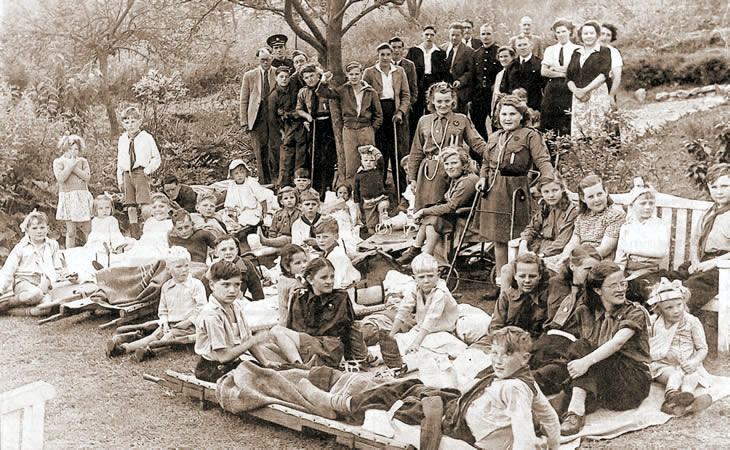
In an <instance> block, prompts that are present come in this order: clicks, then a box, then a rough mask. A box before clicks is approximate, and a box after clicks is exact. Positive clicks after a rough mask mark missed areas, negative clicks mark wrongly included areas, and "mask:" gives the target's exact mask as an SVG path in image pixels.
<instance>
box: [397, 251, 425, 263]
mask: <svg viewBox="0 0 730 450" xmlns="http://www.w3.org/2000/svg"><path fill="white" fill-rule="evenodd" d="M419 253H421V249H420V248H418V247H410V248H409V249H408V250H406V251H405V252H403V254H402V255H400V257H399V258H398V259H396V261H397V262H398V264H400V265H401V266H405V265H406V264H410V263H411V261H413V258H415V257H416V256H418V254H419Z"/></svg>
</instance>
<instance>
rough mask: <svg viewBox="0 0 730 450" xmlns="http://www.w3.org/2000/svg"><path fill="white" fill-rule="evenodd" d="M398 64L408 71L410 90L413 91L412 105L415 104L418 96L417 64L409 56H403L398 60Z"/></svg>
mask: <svg viewBox="0 0 730 450" xmlns="http://www.w3.org/2000/svg"><path fill="white" fill-rule="evenodd" d="M398 65H399V66H401V67H402V68H403V70H404V71H405V72H406V77H407V78H408V90H409V91H410V93H411V105H413V103H414V102H415V101H416V98H418V76H417V75H416V65H415V64H414V63H413V61H411V60H409V59H408V58H402V59H401V60H400V61H399V62H398Z"/></svg>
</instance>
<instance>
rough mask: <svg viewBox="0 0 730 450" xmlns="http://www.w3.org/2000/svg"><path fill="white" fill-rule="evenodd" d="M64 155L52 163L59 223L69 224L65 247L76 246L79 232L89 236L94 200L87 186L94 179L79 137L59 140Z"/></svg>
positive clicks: (67, 136) (84, 145) (82, 141)
mask: <svg viewBox="0 0 730 450" xmlns="http://www.w3.org/2000/svg"><path fill="white" fill-rule="evenodd" d="M58 148H59V149H60V150H61V151H62V152H63V154H62V155H61V157H59V158H56V159H55V160H54V161H53V174H54V175H55V176H56V180H57V181H58V208H57V209H56V220H60V221H63V222H65V223H66V248H73V247H75V246H76V234H77V230H82V232H84V233H87V232H88V231H87V230H88V225H89V220H91V209H92V207H93V202H94V198H93V197H92V196H91V193H90V192H89V187H88V186H87V184H86V183H88V182H89V178H91V172H90V169H89V162H88V161H87V160H86V158H83V157H81V156H80V153H81V152H83V151H84V149H85V148H86V144H84V140H83V139H82V138H81V137H79V136H76V135H70V136H69V135H68V134H67V135H65V136H63V137H61V139H60V140H59V141H58Z"/></svg>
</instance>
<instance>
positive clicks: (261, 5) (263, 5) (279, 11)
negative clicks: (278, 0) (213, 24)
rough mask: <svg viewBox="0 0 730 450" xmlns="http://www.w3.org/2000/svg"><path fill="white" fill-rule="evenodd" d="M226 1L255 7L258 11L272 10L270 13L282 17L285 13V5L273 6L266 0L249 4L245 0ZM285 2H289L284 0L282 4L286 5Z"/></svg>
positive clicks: (246, 6)
mask: <svg viewBox="0 0 730 450" xmlns="http://www.w3.org/2000/svg"><path fill="white" fill-rule="evenodd" d="M228 1H229V2H231V3H235V4H237V5H238V6H243V7H244V8H251V9H256V10H259V11H268V12H272V13H274V14H276V15H277V16H281V17H284V16H285V15H286V13H285V8H286V6H285V7H284V8H277V7H275V6H272V5H270V4H269V2H268V1H264V2H261V1H256V2H254V4H251V3H249V2H248V1H246V0H228ZM287 3H289V2H288V1H287V0H285V1H284V4H285V5H286V4H287Z"/></svg>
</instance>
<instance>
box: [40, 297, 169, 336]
mask: <svg viewBox="0 0 730 450" xmlns="http://www.w3.org/2000/svg"><path fill="white" fill-rule="evenodd" d="M158 305H159V298H158V299H154V300H150V301H146V302H135V303H129V304H120V305H111V304H109V303H106V302H104V301H101V298H96V297H95V296H94V295H93V294H92V295H90V296H85V297H83V298H80V299H78V300H72V301H70V302H67V303H64V304H61V305H59V311H58V313H56V314H53V315H51V316H49V317H46V318H44V319H41V320H39V321H38V323H39V324H44V323H47V322H54V321H56V320H60V319H63V318H66V317H71V316H74V315H77V314H81V313H83V312H87V311H91V312H92V313H111V314H113V315H116V316H118V317H117V318H115V319H113V320H111V321H109V322H106V323H103V324H101V325H99V328H101V329H104V328H110V327H118V326H121V325H125V324H129V323H133V322H136V321H138V320H140V319H143V318H145V317H148V316H150V315H154V314H155V313H156V312H157V307H158Z"/></svg>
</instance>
